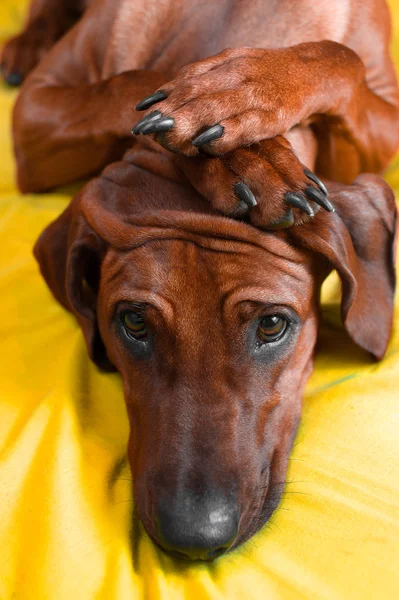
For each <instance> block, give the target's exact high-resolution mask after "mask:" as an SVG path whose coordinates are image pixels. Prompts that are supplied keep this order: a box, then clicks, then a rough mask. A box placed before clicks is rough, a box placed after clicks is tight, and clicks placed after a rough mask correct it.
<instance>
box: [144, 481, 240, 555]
mask: <svg viewBox="0 0 399 600" xmlns="http://www.w3.org/2000/svg"><path fill="white" fill-rule="evenodd" d="M238 517H239V515H238V507H237V504H236V502H235V501H232V500H231V499H227V498H226V497H223V496H219V495H215V494H208V495H206V496H205V497H203V498H198V497H195V496H193V495H189V494H187V493H185V494H184V495H182V494H180V495H179V497H178V498H177V499H175V500H174V501H172V502H165V501H164V502H161V503H160V505H159V509H158V515H157V519H156V521H157V533H158V538H159V541H160V543H161V545H162V547H163V548H164V549H165V550H167V551H169V552H171V553H172V554H174V555H175V556H176V555H177V556H180V557H183V558H186V559H188V560H213V559H215V558H217V557H218V556H220V555H221V554H223V553H224V552H226V550H228V548H229V547H230V546H231V545H232V544H233V542H234V540H235V539H236V537H237V531H238Z"/></svg>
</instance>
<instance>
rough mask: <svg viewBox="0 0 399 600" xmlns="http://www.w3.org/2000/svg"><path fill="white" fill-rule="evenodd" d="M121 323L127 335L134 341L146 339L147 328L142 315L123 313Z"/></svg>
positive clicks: (131, 312)
mask: <svg viewBox="0 0 399 600" xmlns="http://www.w3.org/2000/svg"><path fill="white" fill-rule="evenodd" d="M122 323H123V325H124V327H125V329H126V331H127V333H128V334H129V335H131V336H132V337H134V338H135V339H137V340H142V339H144V338H146V337H147V328H146V325H145V321H144V316H143V314H142V313H140V312H135V311H131V310H129V311H127V312H125V313H123V315H122Z"/></svg>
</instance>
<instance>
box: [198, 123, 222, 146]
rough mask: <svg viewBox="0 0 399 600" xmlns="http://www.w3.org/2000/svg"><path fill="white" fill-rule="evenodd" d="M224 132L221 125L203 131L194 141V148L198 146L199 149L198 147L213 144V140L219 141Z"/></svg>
mask: <svg viewBox="0 0 399 600" xmlns="http://www.w3.org/2000/svg"><path fill="white" fill-rule="evenodd" d="M223 131H224V127H222V126H221V125H213V127H210V128H209V129H207V130H206V131H203V132H202V133H200V135H198V136H197V137H196V138H194V139H193V142H192V143H193V146H196V147H197V148H198V146H203V145H204V144H209V142H212V141H213V140H217V139H218V138H220V137H222V135H223Z"/></svg>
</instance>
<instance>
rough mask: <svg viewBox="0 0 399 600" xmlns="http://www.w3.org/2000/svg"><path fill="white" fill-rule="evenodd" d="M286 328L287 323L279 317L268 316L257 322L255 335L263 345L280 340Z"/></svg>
mask: <svg viewBox="0 0 399 600" xmlns="http://www.w3.org/2000/svg"><path fill="white" fill-rule="evenodd" d="M287 326H288V322H287V320H286V319H284V317H281V316H280V315H268V316H265V317H262V319H261V320H260V321H259V325H258V331H257V335H258V338H259V341H260V342H261V343H263V344H266V343H270V342H276V341H277V340H278V339H280V338H281V337H282V336H283V335H284V333H285V331H286V329H287Z"/></svg>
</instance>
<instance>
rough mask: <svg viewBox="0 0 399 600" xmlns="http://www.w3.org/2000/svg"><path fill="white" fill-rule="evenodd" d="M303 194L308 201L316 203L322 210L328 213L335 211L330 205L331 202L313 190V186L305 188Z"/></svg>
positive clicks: (318, 191)
mask: <svg viewBox="0 0 399 600" xmlns="http://www.w3.org/2000/svg"><path fill="white" fill-rule="evenodd" d="M305 194H306V196H307V197H308V198H309V200H313V202H316V204H318V205H319V206H321V207H322V208H324V210H327V211H328V212H334V211H335V208H334V206H333V205H332V204H331V202H330V201H329V200H328V199H327V198H326V197H325V195H324V194H323V193H322V192H321V191H320V190H318V189H317V188H315V187H314V186H313V185H308V186H307V188H306V190H305Z"/></svg>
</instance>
